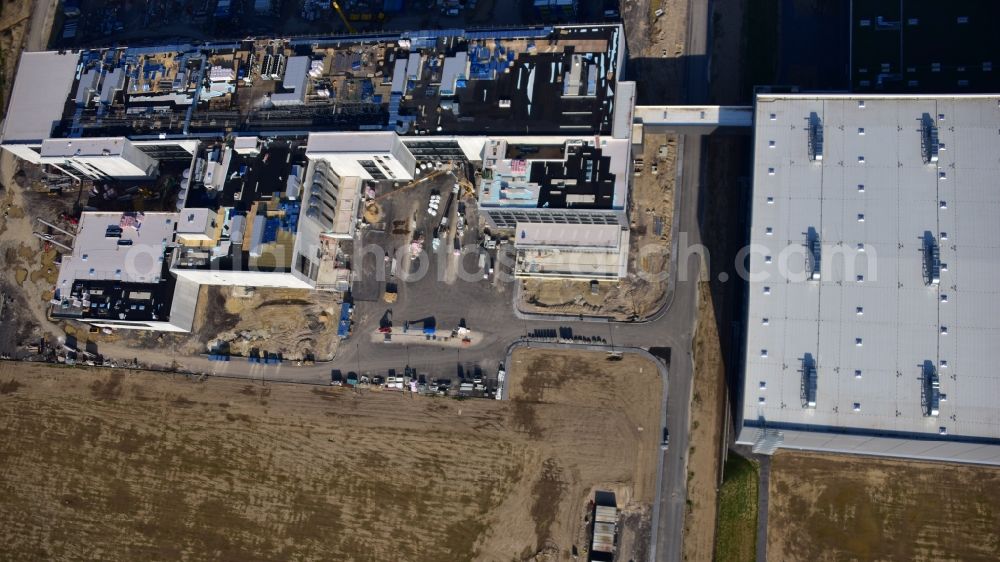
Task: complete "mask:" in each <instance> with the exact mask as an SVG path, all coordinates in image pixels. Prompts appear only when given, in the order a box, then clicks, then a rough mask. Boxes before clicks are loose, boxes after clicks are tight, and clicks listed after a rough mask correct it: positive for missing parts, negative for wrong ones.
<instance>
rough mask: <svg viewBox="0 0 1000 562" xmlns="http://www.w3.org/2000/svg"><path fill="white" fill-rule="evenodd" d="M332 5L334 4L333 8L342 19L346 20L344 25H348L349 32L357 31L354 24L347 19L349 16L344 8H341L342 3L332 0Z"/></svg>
mask: <svg viewBox="0 0 1000 562" xmlns="http://www.w3.org/2000/svg"><path fill="white" fill-rule="evenodd" d="M330 5H331V6H333V9H334V10H336V11H337V15H338V16H340V21H342V22H344V25H345V26H346V27H347V32H348V33H356V32H355V31H354V26H353V25H351V22H349V21H347V16H345V15H344V10H341V9H340V4H339V3H338V2H337V0H331V2H330Z"/></svg>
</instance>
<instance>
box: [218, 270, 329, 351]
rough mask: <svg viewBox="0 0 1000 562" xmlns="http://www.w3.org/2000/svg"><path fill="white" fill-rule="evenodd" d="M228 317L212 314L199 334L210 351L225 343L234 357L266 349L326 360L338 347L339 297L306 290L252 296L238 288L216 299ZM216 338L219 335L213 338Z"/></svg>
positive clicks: (222, 289) (223, 289)
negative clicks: (213, 347) (257, 349)
mask: <svg viewBox="0 0 1000 562" xmlns="http://www.w3.org/2000/svg"><path fill="white" fill-rule="evenodd" d="M213 296H214V298H215V301H216V302H215V303H207V306H208V307H209V308H212V307H216V308H217V307H218V303H219V302H220V301H221V302H222V303H223V304H222V307H223V309H224V312H222V314H212V315H210V318H212V319H213V320H212V321H211V322H207V323H206V325H205V326H204V327H203V328H202V329H201V330H200V334H202V335H203V336H204V337H207V338H210V341H209V345H213V346H214V345H217V344H219V343H223V344H224V345H225V347H227V348H228V349H229V350H230V352H231V353H234V354H239V355H245V354H246V353H247V352H249V350H250V348H253V347H256V348H259V349H261V348H266V349H267V350H268V351H274V352H281V353H282V354H284V356H285V357H289V358H294V359H297V358H302V357H305V356H306V355H308V354H312V355H314V356H316V357H317V358H323V359H327V358H330V357H332V356H333V353H334V351H335V350H336V346H337V341H338V340H337V322H338V320H339V318H340V309H339V307H340V303H341V297H340V295H336V294H334V293H326V292H320V291H306V290H302V289H265V288H258V289H254V290H253V291H252V292H251V293H249V294H247V293H246V292H245V291H243V290H241V289H238V288H235V287H220V288H218V290H217V292H216V293H214V295H213ZM213 333H214V335H213Z"/></svg>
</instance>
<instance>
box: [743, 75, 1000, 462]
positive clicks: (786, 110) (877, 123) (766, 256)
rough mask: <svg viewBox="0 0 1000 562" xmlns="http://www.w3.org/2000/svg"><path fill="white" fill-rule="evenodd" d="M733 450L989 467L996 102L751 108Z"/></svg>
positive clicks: (993, 392)
mask: <svg viewBox="0 0 1000 562" xmlns="http://www.w3.org/2000/svg"><path fill="white" fill-rule="evenodd" d="M755 126H756V129H755V148H754V152H755V154H754V162H755V164H754V178H753V181H754V190H753V200H752V214H753V218H752V227H751V236H750V243H751V248H752V252H751V256H750V269H749V274H750V279H749V282H748V287H749V288H748V291H749V296H748V305H747V306H748V310H747V327H746V349H745V354H746V356H745V366H744V368H745V372H744V391H743V395H744V397H743V427H742V430H741V432H740V434H739V438H738V442H739V443H745V444H751V445H754V447H755V449H756V450H758V451H764V452H766V451H771V450H773V449H774V448H776V447H788V448H801V449H814V450H825V451H838V452H849V453H862V454H877V455H887V456H901V457H911V458H923V459H933V460H949V461H961V462H974V463H988V464H1000V371H998V370H997V369H996V365H997V364H998V363H1000V352H998V351H997V347H996V342H998V341H1000V293H998V292H997V291H996V288H995V285H996V279H997V273H998V272H1000V188H998V186H997V180H996V178H997V177H1000V158H998V156H997V155H998V154H1000V135H998V134H997V133H998V131H1000V97H998V96H848V95H826V96H816V95H776V96H759V97H758V99H757V104H756V109H755Z"/></svg>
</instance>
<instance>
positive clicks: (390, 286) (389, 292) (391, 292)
mask: <svg viewBox="0 0 1000 562" xmlns="http://www.w3.org/2000/svg"><path fill="white" fill-rule="evenodd" d="M397 296H398V292H397V290H396V284H395V283H386V284H385V294H384V295H382V300H384V301H385V302H387V303H389V304H392V303H394V302H396V297H397Z"/></svg>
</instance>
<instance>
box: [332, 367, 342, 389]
mask: <svg viewBox="0 0 1000 562" xmlns="http://www.w3.org/2000/svg"><path fill="white" fill-rule="evenodd" d="M330 386H344V374H343V373H341V372H340V370H338V369H334V370H333V372H331V373H330Z"/></svg>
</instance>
